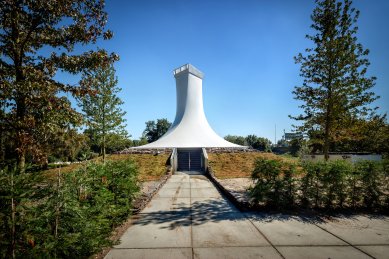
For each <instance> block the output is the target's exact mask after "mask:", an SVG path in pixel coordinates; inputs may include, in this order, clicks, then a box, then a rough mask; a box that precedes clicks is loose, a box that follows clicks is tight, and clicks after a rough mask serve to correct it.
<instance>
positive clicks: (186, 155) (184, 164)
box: [177, 148, 202, 171]
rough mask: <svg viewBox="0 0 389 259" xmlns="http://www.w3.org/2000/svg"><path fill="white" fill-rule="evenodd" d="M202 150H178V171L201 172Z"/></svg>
mask: <svg viewBox="0 0 389 259" xmlns="http://www.w3.org/2000/svg"><path fill="white" fill-rule="evenodd" d="M201 154H202V150H201V148H190V149H189V148H179V149H177V159H178V168H177V170H178V171H201V170H202V162H201Z"/></svg>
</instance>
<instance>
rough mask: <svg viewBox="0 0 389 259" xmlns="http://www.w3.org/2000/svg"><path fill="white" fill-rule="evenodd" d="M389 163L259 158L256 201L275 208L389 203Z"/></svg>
mask: <svg viewBox="0 0 389 259" xmlns="http://www.w3.org/2000/svg"><path fill="white" fill-rule="evenodd" d="M388 168H389V166H388V162H387V161H383V162H373V161H359V162H357V163H355V164H351V163H349V162H347V161H343V160H338V161H330V162H307V161H305V162H301V163H299V164H296V163H290V162H286V161H280V160H271V159H265V158H259V159H257V160H256V161H255V168H254V170H253V172H252V179H253V180H254V186H253V187H252V188H250V189H249V194H250V196H251V198H252V202H253V203H254V204H256V205H260V206H264V207H272V208H295V207H303V208H316V209H344V208H347V209H354V210H355V209H371V210H380V211H381V210H385V209H388V205H389V188H388V185H389V181H388V180H389V173H388V172H389V171H388Z"/></svg>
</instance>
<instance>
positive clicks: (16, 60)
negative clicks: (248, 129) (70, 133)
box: [0, 0, 117, 171]
mask: <svg viewBox="0 0 389 259" xmlns="http://www.w3.org/2000/svg"><path fill="white" fill-rule="evenodd" d="M103 9H104V1H102V0H81V1H78V0H77V1H76V0H64V1H54V0H35V1H17V0H3V1H1V5H0V27H1V29H0V53H1V54H0V102H1V103H3V104H4V105H5V111H6V112H5V113H0V116H1V117H2V118H0V121H1V122H3V121H4V124H5V125H3V126H4V128H5V130H6V131H7V132H8V133H11V134H12V135H13V138H14V140H15V147H16V150H15V151H16V152H17V162H18V167H19V169H20V171H24V168H25V159H26V154H27V153H30V154H31V155H33V156H37V157H42V156H43V157H44V156H45V152H44V145H42V144H44V143H42V141H43V142H45V141H46V140H48V139H49V138H51V136H50V135H51V133H52V132H55V131H57V130H58V128H62V127H64V126H66V125H68V124H69V123H72V124H77V123H80V122H81V116H80V114H79V113H77V112H76V110H74V109H73V108H72V107H71V105H70V102H69V101H68V99H67V98H66V94H65V95H64V94H63V93H70V94H72V95H73V96H76V97H77V96H80V95H84V94H88V93H89V87H87V86H85V85H84V86H83V87H80V86H79V85H78V84H77V85H73V84H68V83H65V82H62V81H60V80H58V79H57V78H56V77H55V75H56V74H57V72H58V71H62V72H67V73H69V74H73V75H74V74H79V73H80V72H83V71H87V70H89V69H94V68H96V67H100V66H104V65H107V64H108V63H110V62H111V61H113V60H117V56H116V54H108V53H107V52H106V51H105V50H103V49H99V50H88V51H86V52H84V53H79V51H77V54H76V53H75V52H74V50H75V47H76V46H79V45H87V44H89V43H96V41H97V40H99V39H100V38H104V39H109V38H111V37H112V33H111V32H110V31H106V30H105V29H104V27H105V24H106V22H107V13H106V12H104V10H103Z"/></svg>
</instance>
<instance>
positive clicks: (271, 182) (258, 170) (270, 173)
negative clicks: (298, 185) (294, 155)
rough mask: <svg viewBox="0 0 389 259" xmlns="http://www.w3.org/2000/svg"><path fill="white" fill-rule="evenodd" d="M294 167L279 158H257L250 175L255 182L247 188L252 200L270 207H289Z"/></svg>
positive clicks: (292, 196)
mask: <svg viewBox="0 0 389 259" xmlns="http://www.w3.org/2000/svg"><path fill="white" fill-rule="evenodd" d="M295 175H296V167H295V165H293V164H290V163H287V162H282V161H280V160H271V159H266V158H258V159H257V160H256V161H255V167H254V170H253V173H252V175H251V177H252V179H253V180H254V182H255V185H254V187H252V188H251V189H250V190H249V193H250V196H251V197H252V198H253V200H254V202H256V203H258V202H260V203H263V204H265V205H266V206H270V207H276V208H280V207H291V206H293V204H294V192H295V179H294V177H295Z"/></svg>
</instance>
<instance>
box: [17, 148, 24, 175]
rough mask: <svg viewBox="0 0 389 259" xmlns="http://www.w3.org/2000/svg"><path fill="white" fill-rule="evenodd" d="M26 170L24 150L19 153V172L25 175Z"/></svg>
mask: <svg viewBox="0 0 389 259" xmlns="http://www.w3.org/2000/svg"><path fill="white" fill-rule="evenodd" d="M25 170H26V154H25V152H24V150H22V151H20V152H19V153H18V171H19V172H20V173H24V172H25Z"/></svg>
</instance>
